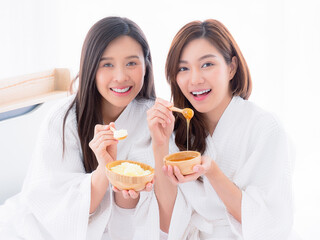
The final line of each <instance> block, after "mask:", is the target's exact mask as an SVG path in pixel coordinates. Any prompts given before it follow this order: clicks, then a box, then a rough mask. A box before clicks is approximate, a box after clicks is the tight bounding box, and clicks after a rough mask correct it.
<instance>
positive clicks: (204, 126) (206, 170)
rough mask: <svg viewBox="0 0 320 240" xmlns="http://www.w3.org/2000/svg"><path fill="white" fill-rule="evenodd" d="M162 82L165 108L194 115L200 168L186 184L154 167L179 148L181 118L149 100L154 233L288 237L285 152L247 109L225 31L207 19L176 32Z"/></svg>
mask: <svg viewBox="0 0 320 240" xmlns="http://www.w3.org/2000/svg"><path fill="white" fill-rule="evenodd" d="M166 77H167V80H168V82H169V84H170V85H171V93H172V98H173V105H174V106H176V107H179V108H187V107H188V108H192V109H194V112H195V113H194V117H193V118H192V119H191V123H190V129H191V130H190V135H189V136H190V138H189V150H194V151H199V152H200V153H201V154H202V163H201V164H200V165H196V166H194V168H193V170H194V173H192V174H190V175H186V176H183V175H182V174H181V173H180V171H179V169H178V168H177V167H172V166H165V165H164V164H163V157H164V156H165V155H167V154H168V153H172V152H178V151H182V150H186V146H187V134H186V120H185V118H184V117H183V116H182V114H179V113H178V114H173V113H172V112H171V111H170V110H169V108H170V107H171V106H172V103H170V102H167V101H165V100H163V99H157V100H156V103H155V105H154V106H153V107H152V108H151V109H150V110H149V111H148V123H149V129H150V132H151V136H152V145H153V150H154V156H155V165H156V170H155V177H156V179H157V181H156V182H155V193H156V196H157V200H158V204H159V210H160V227H161V230H162V231H163V232H166V233H168V239H220V240H222V239H223V240H227V239H229V240H231V239H244V240H262V239H263V240H267V239H268V240H269V239H273V240H276V239H277V240H283V239H292V238H291V237H292V236H291V233H292V231H291V228H292V222H293V210H292V192H291V166H292V156H291V155H290V147H289V145H290V144H289V143H288V139H287V136H286V134H285V131H284V129H283V127H282V126H281V124H280V123H279V121H278V120H277V118H275V117H274V116H273V114H270V113H268V112H266V111H264V110H262V109H261V108H259V107H258V106H256V105H255V104H253V103H252V102H250V101H248V98H249V96H250V94H251V90H252V82H251V77H250V72H249V68H248V66H247V63H246V61H245V59H244V57H243V55H242V53H241V51H240V48H239V47H238V45H237V43H236V42H235V40H234V38H233V37H232V36H231V34H230V32H229V31H228V30H227V28H226V27H225V26H224V25H223V24H222V23H220V22H219V21H217V20H206V21H204V22H200V21H194V22H190V23H188V24H186V25H185V26H184V27H182V28H181V29H180V31H179V32H178V33H177V35H176V36H175V37H174V39H173V41H172V44H171V47H170V50H169V53H168V57H167V62H166ZM172 132H173V133H174V134H172Z"/></svg>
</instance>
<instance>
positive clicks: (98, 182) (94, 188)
mask: <svg viewBox="0 0 320 240" xmlns="http://www.w3.org/2000/svg"><path fill="white" fill-rule="evenodd" d="M108 187H109V180H108V178H107V175H106V173H105V169H104V167H99V166H98V167H97V169H96V170H95V171H93V173H92V176H91V201H90V213H93V212H94V211H96V209H97V207H98V206H99V205H100V203H101V201H102V199H103V197H104V195H105V193H106V192H107V190H108Z"/></svg>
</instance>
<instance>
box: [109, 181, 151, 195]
mask: <svg viewBox="0 0 320 240" xmlns="http://www.w3.org/2000/svg"><path fill="white" fill-rule="evenodd" d="M153 182H154V181H153V180H152V181H151V182H149V183H147V184H146V187H145V188H144V189H143V190H141V191H147V192H150V191H151V190H152V188H153ZM112 190H113V191H114V192H122V196H123V197H124V198H125V199H129V198H132V199H136V198H138V197H139V194H140V192H141V191H140V192H136V191H135V190H132V189H130V190H120V189H118V188H116V187H115V186H112Z"/></svg>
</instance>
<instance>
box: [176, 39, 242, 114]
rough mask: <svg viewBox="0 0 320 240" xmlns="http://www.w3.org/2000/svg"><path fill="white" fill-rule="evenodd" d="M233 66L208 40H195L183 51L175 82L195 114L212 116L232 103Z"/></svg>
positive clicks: (233, 63)
mask: <svg viewBox="0 0 320 240" xmlns="http://www.w3.org/2000/svg"><path fill="white" fill-rule="evenodd" d="M233 60H235V59H233ZM235 66H236V64H235V62H234V61H233V62H232V63H230V64H227V63H226V62H225V60H224V58H223V56H222V55H221V53H220V52H219V51H218V50H217V48H216V47H214V46H213V45H212V44H211V43H210V42H209V41H208V40H206V39H205V38H199V39H195V40H192V41H191V42H189V43H188V44H187V45H186V46H185V47H184V48H183V51H182V54H181V57H180V62H179V72H178V74H177V83H178V85H179V87H180V89H181V91H182V93H183V94H184V96H185V97H186V98H187V99H188V100H189V102H190V103H191V104H192V106H193V107H194V108H195V109H196V110H197V111H198V112H201V113H211V112H212V113H214V112H217V110H219V109H221V108H223V109H225V107H226V106H227V105H228V104H229V102H230V100H231V97H232V94H231V91H230V88H229V82H230V80H231V79H232V78H233V76H234V73H235V71H234V70H235V69H236V68H235Z"/></svg>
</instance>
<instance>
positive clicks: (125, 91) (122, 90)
mask: <svg viewBox="0 0 320 240" xmlns="http://www.w3.org/2000/svg"><path fill="white" fill-rule="evenodd" d="M131 89H132V86H129V87H118V88H117V87H114V88H110V90H111V91H112V92H114V93H115V94H116V95H118V96H125V95H128V94H129V93H130V92H131Z"/></svg>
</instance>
